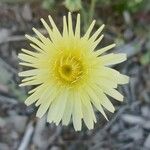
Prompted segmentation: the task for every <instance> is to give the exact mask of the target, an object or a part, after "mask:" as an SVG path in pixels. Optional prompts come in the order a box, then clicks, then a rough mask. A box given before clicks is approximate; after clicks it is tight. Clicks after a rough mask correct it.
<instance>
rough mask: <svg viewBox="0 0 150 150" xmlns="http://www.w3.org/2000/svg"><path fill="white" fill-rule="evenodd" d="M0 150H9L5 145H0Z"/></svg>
mask: <svg viewBox="0 0 150 150" xmlns="http://www.w3.org/2000/svg"><path fill="white" fill-rule="evenodd" d="M0 150H10V149H9V147H8V146H7V144H5V143H0Z"/></svg>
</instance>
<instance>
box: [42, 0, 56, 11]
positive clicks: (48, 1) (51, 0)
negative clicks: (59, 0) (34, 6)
mask: <svg viewBox="0 0 150 150" xmlns="http://www.w3.org/2000/svg"><path fill="white" fill-rule="evenodd" d="M55 2H56V1H55V0H44V1H43V3H42V7H43V8H44V9H47V10H51V9H52V8H54V5H55Z"/></svg>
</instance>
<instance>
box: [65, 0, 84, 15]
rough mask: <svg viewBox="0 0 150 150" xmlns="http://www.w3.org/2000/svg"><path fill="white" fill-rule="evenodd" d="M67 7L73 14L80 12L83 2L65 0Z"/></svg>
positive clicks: (79, 0)
mask: <svg viewBox="0 0 150 150" xmlns="http://www.w3.org/2000/svg"><path fill="white" fill-rule="evenodd" d="M65 6H66V8H67V9H69V11H71V12H74V11H78V10H80V9H81V8H82V4H81V0H65Z"/></svg>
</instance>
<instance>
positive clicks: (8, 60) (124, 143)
mask: <svg viewBox="0 0 150 150" xmlns="http://www.w3.org/2000/svg"><path fill="white" fill-rule="evenodd" d="M68 11H71V12H73V18H74V21H75V17H76V14H77V13H78V12H79V13H80V14H81V20H82V21H81V22H82V33H84V32H85V31H86V29H87V27H88V26H89V24H90V23H91V21H92V20H93V19H96V20H97V23H96V26H95V29H94V30H96V29H97V28H98V27H99V26H100V25H102V24H103V23H104V24H106V28H105V31H104V33H105V38H104V40H103V42H102V44H101V45H100V46H99V47H102V46H106V45H108V44H111V43H113V42H115V43H116V44H117V46H116V48H114V49H113V50H112V52H115V53H118V52H123V53H126V54H127V56H128V60H127V61H126V62H124V63H122V64H120V65H117V66H113V67H114V68H116V69H117V70H119V71H120V72H121V73H123V74H127V75H128V76H130V77H131V79H130V83H129V84H128V85H125V86H122V87H119V91H120V92H121V93H122V94H123V95H124V96H125V99H124V102H123V103H119V102H116V101H114V100H112V103H113V104H114V105H115V107H116V112H115V113H114V114H110V113H109V112H107V111H106V113H107V114H108V116H109V120H110V121H109V122H107V121H106V120H105V119H104V118H103V116H102V115H101V114H99V113H97V112H96V115H97V118H98V122H97V124H96V125H95V128H94V129H93V130H90V131H89V130H87V128H86V127H85V125H83V129H82V131H81V132H75V131H74V129H73V127H72V124H70V125H69V126H68V127H64V126H63V127H62V126H58V127H56V126H55V125H54V124H49V123H46V121H45V117H43V118H42V119H38V118H36V117H35V113H36V110H37V108H35V107H34V106H30V107H26V106H25V105H24V103H23V102H24V100H25V99H26V97H27V91H28V90H29V88H31V87H29V88H20V87H18V84H19V83H20V79H19V78H18V75H17V74H18V72H19V71H21V70H22V69H23V68H21V67H19V66H18V58H17V55H18V53H19V52H20V49H21V48H29V43H28V41H26V39H25V38H24V34H25V33H28V34H30V35H33V36H34V33H33V32H32V30H31V29H32V27H33V26H34V27H36V28H37V29H38V30H39V31H40V32H42V33H43V34H45V33H46V31H45V29H44V28H43V26H42V24H41V22H40V18H41V17H43V18H44V19H46V20H48V19H47V16H48V15H49V14H50V15H52V17H53V18H54V20H55V22H56V24H57V25H58V27H59V29H62V16H63V15H67V12H68ZM0 150H150V0H0Z"/></svg>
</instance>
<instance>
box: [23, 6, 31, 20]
mask: <svg viewBox="0 0 150 150" xmlns="http://www.w3.org/2000/svg"><path fill="white" fill-rule="evenodd" d="M22 17H23V18H24V19H25V20H27V21H31V20H32V12H31V9H30V5H29V4H25V5H24V7H23V9H22Z"/></svg>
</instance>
